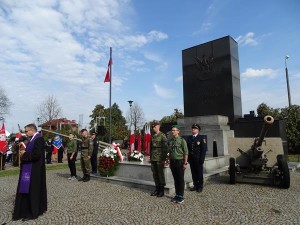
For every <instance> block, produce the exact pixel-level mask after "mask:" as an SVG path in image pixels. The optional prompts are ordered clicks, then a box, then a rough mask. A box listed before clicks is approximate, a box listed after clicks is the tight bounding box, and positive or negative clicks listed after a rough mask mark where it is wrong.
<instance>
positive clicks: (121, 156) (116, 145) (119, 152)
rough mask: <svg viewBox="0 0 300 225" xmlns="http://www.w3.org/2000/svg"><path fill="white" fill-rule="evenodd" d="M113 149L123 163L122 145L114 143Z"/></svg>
mask: <svg viewBox="0 0 300 225" xmlns="http://www.w3.org/2000/svg"><path fill="white" fill-rule="evenodd" d="M112 148H114V149H115V150H116V151H117V154H118V156H119V158H120V161H121V162H123V155H122V153H121V150H120V144H118V143H115V142H113V143H112Z"/></svg>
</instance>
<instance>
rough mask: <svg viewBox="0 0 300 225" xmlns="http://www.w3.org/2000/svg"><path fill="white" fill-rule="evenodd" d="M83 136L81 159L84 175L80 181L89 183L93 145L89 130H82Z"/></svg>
mask: <svg viewBox="0 0 300 225" xmlns="http://www.w3.org/2000/svg"><path fill="white" fill-rule="evenodd" d="M81 135H82V139H81V140H82V144H81V157H80V164H81V169H82V173H83V177H82V178H80V179H79V180H78V181H83V182H87V181H89V180H90V174H91V161H90V159H91V155H92V151H93V150H92V147H93V144H92V142H91V140H90V139H89V138H88V132H87V129H82V130H81Z"/></svg>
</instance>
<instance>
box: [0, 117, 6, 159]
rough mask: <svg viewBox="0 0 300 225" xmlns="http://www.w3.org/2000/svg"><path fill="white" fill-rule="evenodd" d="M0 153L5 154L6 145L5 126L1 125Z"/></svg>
mask: <svg viewBox="0 0 300 225" xmlns="http://www.w3.org/2000/svg"><path fill="white" fill-rule="evenodd" d="M0 152H2V153H4V154H5V153H6V152H7V144H6V134H5V126H4V123H3V124H2V128H1V130H0Z"/></svg>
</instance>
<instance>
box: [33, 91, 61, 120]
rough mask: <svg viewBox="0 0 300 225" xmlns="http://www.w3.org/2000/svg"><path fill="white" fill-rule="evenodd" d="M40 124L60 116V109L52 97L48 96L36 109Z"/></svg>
mask: <svg viewBox="0 0 300 225" xmlns="http://www.w3.org/2000/svg"><path fill="white" fill-rule="evenodd" d="M37 113H38V116H39V117H40V120H41V122H44V123H45V122H49V121H51V120H53V119H55V118H57V117H58V116H60V115H61V113H62V109H61V107H60V105H59V104H58V102H57V99H56V98H55V97H54V96H53V95H49V96H48V97H46V99H45V100H44V101H43V102H42V103H41V104H40V105H39V106H38V108H37Z"/></svg>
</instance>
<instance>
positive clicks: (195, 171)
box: [187, 124, 207, 192]
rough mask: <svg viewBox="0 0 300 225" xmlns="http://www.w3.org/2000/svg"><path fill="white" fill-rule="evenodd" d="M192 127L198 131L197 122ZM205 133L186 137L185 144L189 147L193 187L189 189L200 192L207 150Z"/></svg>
mask: <svg viewBox="0 0 300 225" xmlns="http://www.w3.org/2000/svg"><path fill="white" fill-rule="evenodd" d="M192 128H193V129H198V130H199V131H200V126H199V125H198V124H193V126H192ZM206 142H207V141H206V135H199V133H198V134H196V135H191V136H189V137H188V138H187V146H188V149H189V157H188V161H189V163H190V167H191V173H192V178H193V183H194V187H193V188H191V189H190V190H191V191H197V192H201V191H202V189H203V164H204V159H205V155H206V152H207V143H206Z"/></svg>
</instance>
